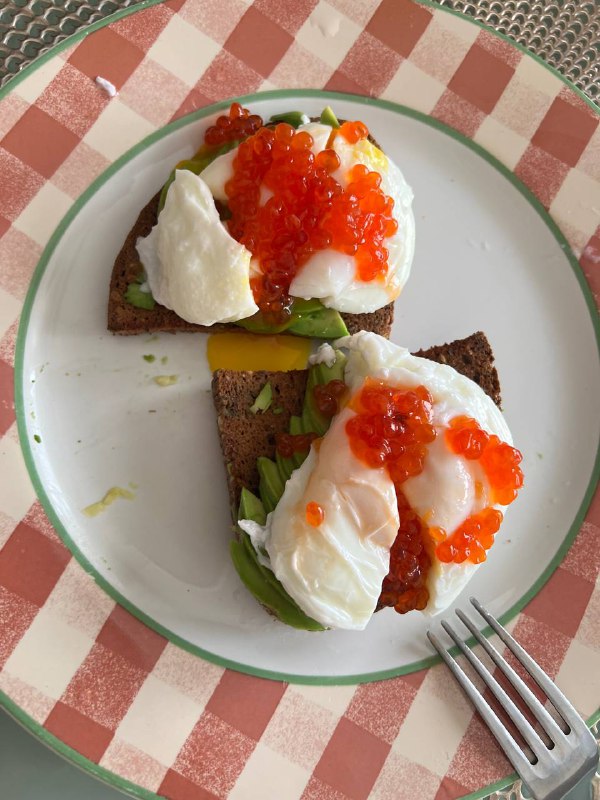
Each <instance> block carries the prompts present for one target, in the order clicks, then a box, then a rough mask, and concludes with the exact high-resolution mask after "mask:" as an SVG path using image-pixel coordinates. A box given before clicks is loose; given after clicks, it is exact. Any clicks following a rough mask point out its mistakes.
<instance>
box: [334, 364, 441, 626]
mask: <svg viewBox="0 0 600 800" xmlns="http://www.w3.org/2000/svg"><path fill="white" fill-rule="evenodd" d="M432 402H433V401H432V397H431V395H430V394H429V392H428V391H427V389H426V388H425V387H424V386H418V387H417V388H416V389H414V390H408V391H406V390H402V389H394V388H392V387H390V386H387V385H386V384H384V383H383V382H381V381H375V380H372V379H367V381H366V382H365V384H364V386H363V388H362V389H361V390H360V392H359V393H358V395H357V396H356V397H355V398H354V399H353V400H352V407H353V408H354V410H355V411H356V412H357V413H356V416H354V417H352V418H351V419H349V420H348V422H347V423H346V433H347V434H348V437H349V440H350V447H351V449H352V452H353V453H354V455H355V456H356V457H357V458H359V459H360V460H361V461H363V462H364V463H366V464H368V465H369V466H372V467H383V466H385V468H386V469H387V471H388V473H389V475H390V478H391V479H392V480H393V482H394V486H395V489H396V496H397V501H398V514H399V518H400V528H399V529H398V534H397V536H396V539H395V541H394V543H393V545H392V548H391V551H390V568H389V572H388V575H387V576H386V577H385V578H384V580H383V584H382V589H381V595H380V597H379V602H378V608H383V607H385V606H393V607H394V609H395V610H396V611H397V612H398V613H400V614H405V613H407V612H408V611H412V610H413V609H419V610H422V609H423V608H425V606H426V605H427V601H428V600H429V592H428V590H427V588H426V586H425V582H426V580H427V573H428V571H429V567H430V566H431V561H430V559H429V556H428V554H427V552H426V550H425V534H426V532H427V526H426V525H425V523H424V522H423V521H422V520H421V519H420V517H419V516H418V515H417V514H416V513H415V512H414V511H413V509H411V507H410V506H409V504H408V502H407V500H406V497H405V496H404V494H403V492H402V490H401V488H400V487H401V486H402V484H403V483H404V482H405V481H406V480H407V479H408V478H410V477H411V476H414V475H418V474H419V473H420V472H422V470H423V466H424V463H425V456H426V454H427V448H426V446H427V445H428V444H430V443H431V442H433V440H434V439H435V438H436V431H435V428H434V427H433V425H432Z"/></svg>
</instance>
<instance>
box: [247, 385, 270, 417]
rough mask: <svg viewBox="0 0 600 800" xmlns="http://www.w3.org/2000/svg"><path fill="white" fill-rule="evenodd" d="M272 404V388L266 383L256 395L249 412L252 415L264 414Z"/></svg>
mask: <svg viewBox="0 0 600 800" xmlns="http://www.w3.org/2000/svg"><path fill="white" fill-rule="evenodd" d="M272 402H273V387H272V386H271V384H270V383H269V382H268V381H267V383H265V385H264V386H263V387H262V389H261V390H260V392H259V393H258V394H257V395H256V398H255V400H254V402H253V403H252V405H251V406H250V411H251V412H252V413H253V414H258V412H259V411H262V412H265V411H267V410H268V409H269V408H270V407H271V403H272Z"/></svg>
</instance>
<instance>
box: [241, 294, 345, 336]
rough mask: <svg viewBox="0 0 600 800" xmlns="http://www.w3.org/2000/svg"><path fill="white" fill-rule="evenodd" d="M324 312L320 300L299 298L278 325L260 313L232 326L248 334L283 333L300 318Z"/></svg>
mask: <svg viewBox="0 0 600 800" xmlns="http://www.w3.org/2000/svg"><path fill="white" fill-rule="evenodd" d="M325 310H326V309H325V307H324V306H323V304H322V303H321V301H320V300H302V299H301V298H295V299H294V302H293V303H292V308H291V314H290V316H289V317H287V318H286V319H285V320H284V321H283V322H281V323H280V324H279V325H275V324H273V323H272V322H267V321H266V320H265V318H264V317H263V315H262V313H261V312H260V311H258V312H257V313H256V314H253V315H252V316H251V317H246V319H239V320H237V322H235V323H234V324H235V325H238V326H239V327H240V328H245V329H246V330H247V331H250V333H283V331H286V330H288V329H290V327H291V326H293V325H294V323H296V322H297V321H298V320H300V318H301V317H302V316H304V315H306V314H315V313H317V312H319V311H325ZM299 335H303V334H299ZM308 335H312V334H308ZM340 335H341V336H345V335H346V334H343V333H342V334H340Z"/></svg>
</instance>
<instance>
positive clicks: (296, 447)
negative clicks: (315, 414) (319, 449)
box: [275, 433, 318, 458]
mask: <svg viewBox="0 0 600 800" xmlns="http://www.w3.org/2000/svg"><path fill="white" fill-rule="evenodd" d="M317 438H318V437H317V434H316V433H278V434H277V436H276V439H275V441H276V444H275V449H276V450H277V452H278V453H279V455H280V456H282V457H283V458H292V456H293V455H294V453H306V452H308V450H310V446H311V444H312V443H313V442H314V440H315V439H317Z"/></svg>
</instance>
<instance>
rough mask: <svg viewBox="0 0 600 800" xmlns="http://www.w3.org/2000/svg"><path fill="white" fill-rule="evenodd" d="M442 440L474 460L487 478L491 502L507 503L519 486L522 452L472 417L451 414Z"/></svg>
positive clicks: (514, 495)
mask: <svg viewBox="0 0 600 800" xmlns="http://www.w3.org/2000/svg"><path fill="white" fill-rule="evenodd" d="M446 442H447V443H448V446H449V447H450V449H451V450H452V452H453V453H457V454H458V455H462V456H464V457H465V458H467V459H469V460H472V461H474V460H477V461H479V463H480V464H481V466H482V467H483V471H484V472H485V474H486V477H487V479H488V481H489V484H490V487H491V490H492V502H493V503H499V504H500V505H502V506H507V505H510V503H512V501H513V500H514V499H515V497H516V496H517V492H518V490H519V489H520V488H521V486H523V472H522V470H521V468H520V467H519V464H520V463H521V461H522V459H523V456H522V455H521V453H520V452H519V451H518V450H517V449H516V448H515V447H511V446H510V445H509V444H507V443H506V442H502V441H500V439H499V438H498V436H495V435H494V434H489V433H486V432H485V431H484V430H482V428H481V427H480V426H479V423H478V422H477V420H474V419H473V418H472V417H464V416H461V417H455V418H454V419H453V420H452V421H451V422H450V427H449V428H448V430H447V431H446Z"/></svg>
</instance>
